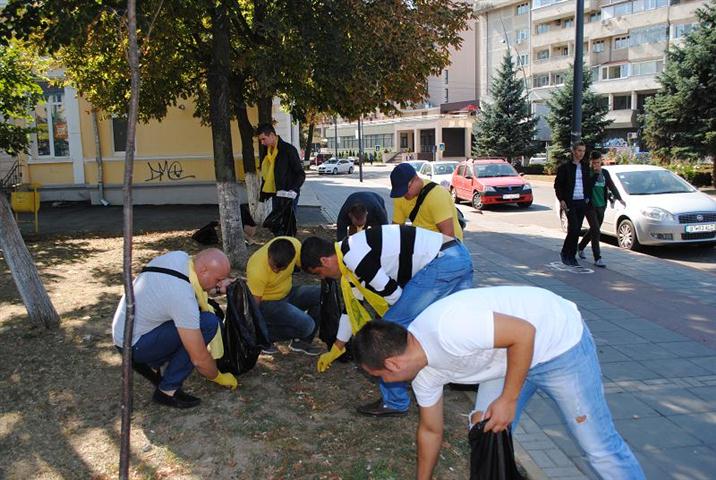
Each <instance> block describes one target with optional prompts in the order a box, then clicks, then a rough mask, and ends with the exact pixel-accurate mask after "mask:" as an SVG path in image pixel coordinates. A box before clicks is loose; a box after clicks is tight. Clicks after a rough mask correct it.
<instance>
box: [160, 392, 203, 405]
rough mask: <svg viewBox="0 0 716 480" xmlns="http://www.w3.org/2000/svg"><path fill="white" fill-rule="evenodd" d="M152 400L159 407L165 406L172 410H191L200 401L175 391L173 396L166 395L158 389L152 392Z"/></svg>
mask: <svg viewBox="0 0 716 480" xmlns="http://www.w3.org/2000/svg"><path fill="white" fill-rule="evenodd" d="M152 400H153V401H154V402H156V403H158V404H159V405H165V406H167V407H172V408H193V407H196V406H197V405H199V404H200V403H201V400H200V399H198V398H196V397H193V396H191V395H189V394H188V393H184V392H182V391H181V390H177V391H176V392H175V393H174V395H167V394H166V393H164V392H162V391H161V390H159V389H158V388H157V389H156V390H154V395H152Z"/></svg>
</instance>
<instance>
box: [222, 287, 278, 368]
mask: <svg viewBox="0 0 716 480" xmlns="http://www.w3.org/2000/svg"><path fill="white" fill-rule="evenodd" d="M221 336H222V339H223V341H224V356H223V357H221V358H220V359H219V360H217V366H218V368H219V370H221V371H222V372H231V373H233V374H234V375H240V374H242V373H245V372H248V371H249V370H251V369H252V368H254V366H255V365H256V361H257V360H258V358H259V355H260V354H261V350H262V349H263V348H266V347H268V346H269V345H270V343H271V342H269V335H268V329H267V328H266V324H265V322H264V319H263V316H262V315H261V312H260V311H259V310H258V308H257V306H256V304H255V303H254V301H253V298H252V297H251V291H250V290H249V288H248V287H247V286H246V283H244V281H242V280H241V279H238V280H236V281H235V282H234V283H232V284H231V285H229V287H228V288H227V290H226V318H224V321H223V322H222V326H221Z"/></svg>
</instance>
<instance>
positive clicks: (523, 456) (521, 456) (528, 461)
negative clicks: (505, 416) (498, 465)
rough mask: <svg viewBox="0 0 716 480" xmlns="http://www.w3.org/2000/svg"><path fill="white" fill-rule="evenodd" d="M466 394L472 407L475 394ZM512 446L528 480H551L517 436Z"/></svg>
mask: <svg viewBox="0 0 716 480" xmlns="http://www.w3.org/2000/svg"><path fill="white" fill-rule="evenodd" d="M463 393H464V394H465V398H467V399H468V401H469V402H470V404H471V405H472V402H474V401H475V399H474V398H473V395H474V393H472V392H463ZM512 444H513V446H514V447H515V460H516V461H517V463H519V464H520V466H521V467H522V468H523V469H524V470H525V472H526V473H527V479H528V480H549V477H548V476H547V474H546V473H544V471H543V470H542V469H541V468H540V467H539V466H538V465H537V464H536V463H535V462H534V460H532V457H530V454H529V453H527V450H525V449H524V447H522V445H521V444H520V442H519V441H518V440H517V439H516V438H515V436H513V437H512Z"/></svg>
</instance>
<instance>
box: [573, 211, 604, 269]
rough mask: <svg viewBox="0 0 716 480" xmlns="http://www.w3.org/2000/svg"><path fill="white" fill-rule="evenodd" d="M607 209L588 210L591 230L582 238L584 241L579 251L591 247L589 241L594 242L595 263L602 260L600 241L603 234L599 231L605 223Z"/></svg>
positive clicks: (580, 244)
mask: <svg viewBox="0 0 716 480" xmlns="http://www.w3.org/2000/svg"><path fill="white" fill-rule="evenodd" d="M606 210H607V207H594V208H590V209H589V210H587V222H589V230H587V233H585V234H584V237H582V241H580V242H579V249H580V250H584V249H585V248H587V245H589V241H590V240H591V242H592V254H593V255H594V261H597V260H599V259H600V258H602V253H601V251H600V249H599V239H600V238H601V234H600V232H599V229H600V228H601V226H602V222H603V221H604V212H605V211H606Z"/></svg>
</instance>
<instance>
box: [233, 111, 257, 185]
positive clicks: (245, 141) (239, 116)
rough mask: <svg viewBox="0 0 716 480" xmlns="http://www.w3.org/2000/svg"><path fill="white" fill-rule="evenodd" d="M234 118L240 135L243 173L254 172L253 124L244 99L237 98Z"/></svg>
mask: <svg viewBox="0 0 716 480" xmlns="http://www.w3.org/2000/svg"><path fill="white" fill-rule="evenodd" d="M236 104H237V105H238V106H237V108H236V120H237V122H238V124H239V134H240V135H241V156H242V157H243V163H244V173H256V157H255V152H254V126H253V125H251V121H249V114H248V111H247V107H246V101H245V100H244V99H243V98H242V99H237V101H236Z"/></svg>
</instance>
